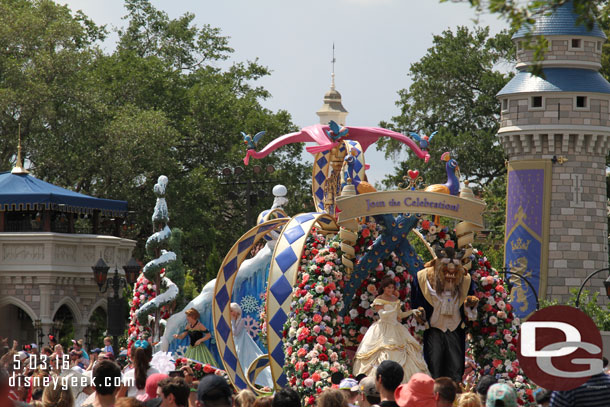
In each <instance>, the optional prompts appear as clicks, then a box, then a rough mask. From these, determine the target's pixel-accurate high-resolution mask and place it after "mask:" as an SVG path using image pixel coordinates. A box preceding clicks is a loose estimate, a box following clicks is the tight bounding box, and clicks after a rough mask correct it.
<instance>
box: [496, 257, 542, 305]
mask: <svg viewBox="0 0 610 407" xmlns="http://www.w3.org/2000/svg"><path fill="white" fill-rule="evenodd" d="M501 272H502V273H503V274H504V277H505V281H506V285H507V286H508V293H509V294H510V292H511V291H512V290H513V287H514V286H515V285H514V284H513V283H512V282H511V281H510V278H511V277H513V276H514V277H517V278H520V279H521V280H523V281H525V283H526V284H527V285H528V286H529V288H530V289H531V290H532V294H534V298H535V299H536V310H539V309H540V301H539V300H538V293H537V292H536V288H535V287H534V285H533V284H532V282H531V281H529V280H528V279H527V278H526V277H525V276H522V275H521V274H518V273H511V272H510V269H509V268H508V267H504V268H503V269H502V271H501ZM509 274H510V275H509Z"/></svg>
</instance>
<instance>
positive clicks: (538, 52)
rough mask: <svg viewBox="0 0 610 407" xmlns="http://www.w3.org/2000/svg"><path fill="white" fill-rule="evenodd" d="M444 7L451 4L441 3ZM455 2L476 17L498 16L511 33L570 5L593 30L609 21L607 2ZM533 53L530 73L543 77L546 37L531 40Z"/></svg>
mask: <svg viewBox="0 0 610 407" xmlns="http://www.w3.org/2000/svg"><path fill="white" fill-rule="evenodd" d="M440 1H441V3H444V2H447V1H449V0H440ZM451 1H452V2H456V1H459V2H464V3H465V2H468V3H470V5H471V6H472V7H473V8H475V10H476V11H477V13H485V12H490V13H494V14H498V15H500V16H501V17H503V18H504V19H506V20H507V21H508V22H509V24H510V26H511V29H512V30H514V31H516V30H518V29H519V28H521V27H523V26H528V25H533V24H534V23H535V21H536V19H538V18H540V16H543V15H545V14H549V13H552V12H553V11H554V10H555V9H556V8H557V7H560V6H561V5H563V4H565V3H567V2H571V3H572V4H573V7H574V11H575V13H576V14H577V15H578V18H577V22H579V23H582V24H584V25H585V26H586V27H588V28H592V27H593V25H594V24H595V21H596V20H608V16H609V15H610V14H609V9H608V5H607V1H605V0H534V1H526V2H519V1H513V0H489V1H482V0H451ZM526 46H528V47H530V48H532V49H533V51H534V61H536V62H537V63H534V64H532V65H531V66H529V67H528V68H527V69H528V70H530V71H531V72H532V73H533V74H535V75H543V73H542V64H540V62H542V61H543V60H544V56H545V54H546V51H547V49H548V44H547V42H546V40H545V39H544V38H543V37H537V38H533V37H529V39H528V44H527V45H526Z"/></svg>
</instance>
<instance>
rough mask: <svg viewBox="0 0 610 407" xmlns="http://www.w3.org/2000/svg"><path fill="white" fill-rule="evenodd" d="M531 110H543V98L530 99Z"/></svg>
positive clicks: (533, 97)
mask: <svg viewBox="0 0 610 407" xmlns="http://www.w3.org/2000/svg"><path fill="white" fill-rule="evenodd" d="M530 108H532V109H542V96H532V97H531V98H530Z"/></svg>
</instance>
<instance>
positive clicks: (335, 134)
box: [326, 120, 349, 142]
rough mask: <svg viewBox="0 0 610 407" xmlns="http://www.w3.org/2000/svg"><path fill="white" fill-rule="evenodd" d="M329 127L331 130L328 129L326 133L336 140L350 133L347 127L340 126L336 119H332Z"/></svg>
mask: <svg viewBox="0 0 610 407" xmlns="http://www.w3.org/2000/svg"><path fill="white" fill-rule="evenodd" d="M328 127H330V130H326V134H327V135H328V138H330V139H331V140H332V141H335V142H337V141H339V140H340V139H341V137H345V136H347V134H348V133H349V129H348V128H347V127H342V126H339V125H338V124H337V123H336V122H335V121H334V120H331V121H330V123H328Z"/></svg>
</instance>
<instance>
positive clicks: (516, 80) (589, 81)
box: [496, 68, 610, 96]
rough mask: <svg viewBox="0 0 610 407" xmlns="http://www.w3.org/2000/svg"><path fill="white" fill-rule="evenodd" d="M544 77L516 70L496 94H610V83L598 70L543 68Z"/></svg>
mask: <svg viewBox="0 0 610 407" xmlns="http://www.w3.org/2000/svg"><path fill="white" fill-rule="evenodd" d="M542 72H543V73H544V77H540V76H536V75H532V74H531V73H529V72H527V71H520V72H518V73H517V74H516V75H515V76H514V77H513V78H512V79H511V80H510V82H508V83H507V84H506V85H505V86H504V87H503V88H502V90H500V92H498V94H497V95H496V96H503V95H510V94H515V93H524V92H590V93H606V94H610V83H608V81H607V80H606V78H604V77H603V76H602V75H601V74H600V73H599V72H597V71H593V70H591V69H578V68H545V69H543V70H542Z"/></svg>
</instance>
